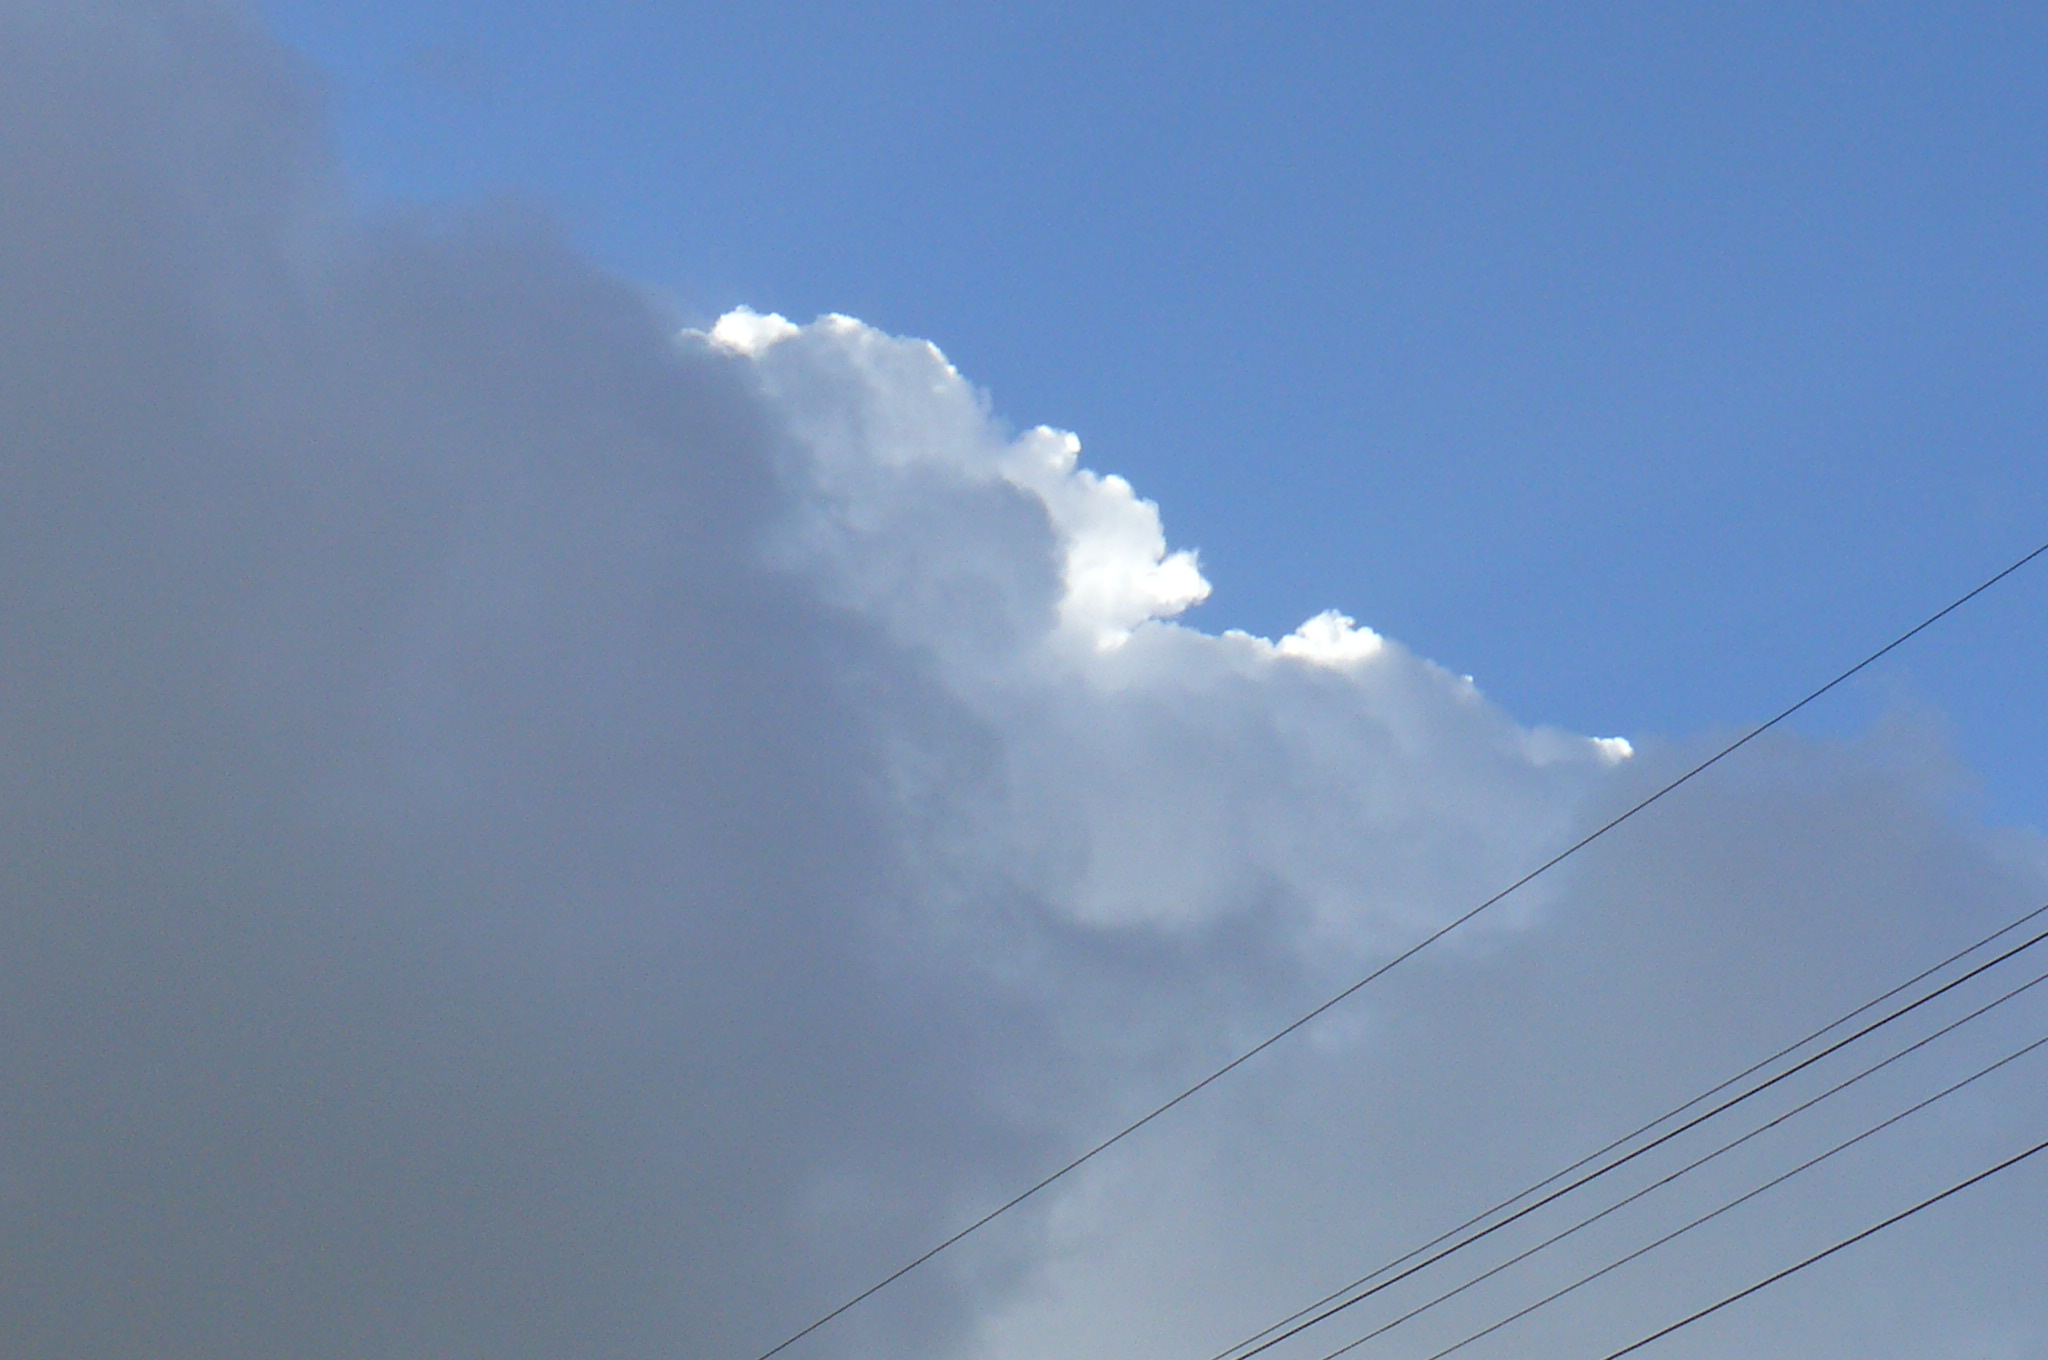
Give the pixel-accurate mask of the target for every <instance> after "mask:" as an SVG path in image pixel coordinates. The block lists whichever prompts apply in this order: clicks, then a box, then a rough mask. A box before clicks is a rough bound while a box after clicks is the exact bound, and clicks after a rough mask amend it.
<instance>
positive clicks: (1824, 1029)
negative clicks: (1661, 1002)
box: [1210, 903, 2048, 1360]
mask: <svg viewBox="0 0 2048 1360" xmlns="http://www.w3.org/2000/svg"><path fill="white" fill-rule="evenodd" d="M2044 912H2048V903H2043V904H2042V905H2040V906H2038V907H2035V908H2034V909H2033V910H2032V911H2029V912H2027V913H2026V914H2024V915H2022V916H2020V917H2019V918H2018V919H2016V920H2013V921H2010V922H2008V923H2007V924H2005V925H2003V926H2000V927H1999V928H1998V929H1997V930H1994V931H1992V932H1991V933H1990V934H1989V935H1986V936H1984V937H1983V938H1982V939H1980V940H1978V941H1976V942H1975V943H1973V944H1970V945H1967V946H1965V947H1964V948H1962V949H1959V950H1957V951H1956V952H1955V953H1953V954H1950V955H1949V956H1948V957H1947V958H1945V959H1943V960H1941V962H1939V963H1936V964H1934V965H1932V966H1930V967H1928V968H1924V969H1922V970H1921V971H1920V972H1918V973H1916V974H1914V975H1913V976H1912V977H1910V978H1907V979H1906V980H1905V981H1904V982H1901V983H1899V984H1898V985H1897V986H1896V987H1893V988H1892V989H1891V990H1889V991H1887V992H1884V993H1882V994H1880V995H1878V996H1875V997H1873V998H1871V999H1870V1000H1869V1001H1866V1002H1864V1003H1863V1004H1862V1005H1860V1006H1858V1007H1856V1008H1855V1009H1854V1010H1852V1011H1848V1012H1846V1013H1845V1014H1843V1015H1841V1016H1839V1017H1838V1018H1836V1019H1834V1020H1830V1021H1829V1022H1828V1023H1827V1024H1825V1025H1822V1026H1821V1027H1820V1028H1819V1029H1816V1030H1814V1031H1813V1032H1811V1033H1810V1034H1807V1035H1806V1036H1805V1037H1803V1038H1800V1039H1797V1040H1794V1041H1793V1042H1792V1043H1789V1044H1787V1045H1785V1046H1784V1047H1783V1048H1781V1049H1779V1050H1778V1051H1777V1052H1775V1053H1773V1054H1771V1055H1770V1056H1769V1057H1766V1058H1762V1059H1760V1060H1758V1061H1757V1062H1754V1063H1751V1064H1750V1065H1749V1066H1748V1067H1746V1068H1744V1069H1743V1070H1742V1071H1740V1072H1737V1073H1736V1074H1735V1075H1734V1076H1732V1077H1729V1078H1727V1079H1726V1080H1725V1081H1722V1082H1720V1083H1719V1084H1717V1085H1715V1086H1711V1087H1709V1088H1707V1089H1706V1090H1705V1091H1702V1092H1701V1093H1700V1094H1699V1095H1696V1096H1694V1097H1693V1098H1692V1099H1690V1100H1688V1101H1686V1102H1684V1103H1683V1104H1681V1105H1677V1106H1674V1107H1673V1108H1672V1109H1670V1110H1667V1111H1665V1112H1664V1113H1663V1114H1660V1115H1658V1116H1657V1117H1656V1118H1654V1119H1652V1120H1649V1121H1648V1122H1646V1123H1644V1124H1641V1125H1639V1126H1637V1127H1636V1128H1634V1129H1632V1130H1630V1131H1629V1132H1628V1133H1625V1134H1623V1135H1622V1136H1621V1137H1619V1138H1616V1139H1615V1140H1614V1141H1612V1142H1610V1143H1608V1144H1606V1145H1605V1146H1604V1147H1600V1148H1596V1149H1595V1150H1594V1151H1592V1152H1589V1153H1587V1154H1586V1155H1585V1156H1583V1157H1581V1158H1579V1160H1577V1161H1576V1162H1573V1163H1572V1164H1571V1165H1570V1166H1567V1167H1565V1168H1564V1169H1563V1170H1561V1171H1556V1172H1553V1173H1551V1174H1550V1175H1549V1176H1546V1177H1544V1178H1543V1179H1542V1180H1540V1181H1537V1182H1536V1183H1535V1184H1534V1185H1531V1186H1529V1187H1528V1188H1526V1189H1524V1190H1521V1191H1519V1192H1518V1193H1516V1194H1513V1195H1510V1196H1508V1197H1507V1198H1506V1199H1504V1200H1501V1201H1499V1202H1498V1203H1495V1204H1493V1205H1491V1206H1489V1207H1488V1208H1486V1209H1484V1210H1481V1211H1480V1212H1479V1213H1477V1214H1474V1215H1473V1216H1472V1217H1470V1218H1468V1219H1466V1220H1465V1221H1464V1222H1462V1223H1460V1224H1458V1225H1457V1226H1456V1227H1453V1228H1449V1229H1446V1230H1445V1231H1444V1232H1442V1233H1440V1234H1438V1235H1437V1236H1436V1237H1433V1238H1431V1239H1430V1240H1429V1241H1427V1242H1424V1243H1423V1244H1422V1245H1421V1246H1419V1247H1415V1248H1413V1249H1411V1250H1409V1251H1407V1252H1405V1253H1403V1254H1402V1255H1400V1256H1397V1257H1395V1258H1394V1259H1393V1260H1391V1261H1389V1262H1387V1263H1386V1264H1385V1265H1382V1266H1380V1267H1379V1268H1377V1269H1375V1270H1372V1271H1370V1272H1368V1273H1366V1274H1365V1275H1362V1276H1360V1277H1359V1278H1357V1279H1355V1280H1353V1281H1351V1282H1350V1283H1349V1284H1346V1285H1343V1286H1341V1287H1340V1288H1337V1289H1334V1290H1331V1291H1330V1292H1329V1293H1328V1294H1325V1295H1323V1297H1321V1298H1320V1299H1317V1300H1316V1301H1315V1302H1314V1303H1311V1304H1308V1305H1306V1306H1305V1307H1303V1308H1300V1309H1298V1310H1297V1311H1295V1312H1293V1313H1291V1314H1289V1315H1288V1316H1286V1317H1284V1318H1282V1319H1280V1321H1278V1322H1276V1323H1273V1324H1272V1325H1271V1326H1268V1327H1265V1328H1263V1329H1261V1330H1259V1331H1257V1332H1254V1333H1252V1334H1251V1335H1250V1336H1248V1337H1246V1338H1244V1339H1243V1340H1242V1341H1239V1342H1237V1343H1236V1344H1234V1345H1232V1346H1229V1347H1226V1348H1225V1349H1223V1350H1220V1351H1218V1352H1217V1353H1216V1354H1215V1355H1213V1356H1211V1357H1210V1360H1231V1358H1232V1357H1238V1360H1243V1357H1242V1356H1241V1355H1240V1352H1244V1351H1245V1348H1246V1347H1247V1346H1252V1345H1255V1344H1256V1343H1258V1342H1260V1341H1262V1340H1264V1339H1265V1338H1266V1337H1268V1336H1270V1335H1271V1334H1272V1333H1274V1332H1277V1331H1279V1330H1281V1329H1282V1328H1284V1327H1287V1326H1289V1325H1290V1324H1292V1323H1294V1322H1298V1321H1300V1320H1301V1319H1302V1318H1304V1317H1307V1316H1308V1315H1309V1314H1310V1313H1313V1312H1315V1311H1316V1310H1317V1309H1319V1308H1322V1307H1324V1306H1325V1305H1327V1304H1330V1303H1334V1302H1335V1301H1337V1300H1338V1299H1341V1298H1343V1297H1344V1296H1345V1295H1346V1294H1348V1293H1350V1292H1351V1291H1352V1290H1354V1289H1357V1288H1359V1287H1361V1286H1363V1285H1367V1284H1370V1283H1371V1282H1372V1281H1373V1280H1375V1279H1377V1278H1379V1277H1380V1276H1381V1275H1384V1274H1386V1273H1387V1272H1388V1271H1390V1270H1395V1269H1398V1268H1399V1267H1401V1266H1403V1265H1406V1264H1407V1263H1408V1262H1409V1261H1412V1260H1414V1259H1415V1258H1416V1257H1418V1256H1420V1255H1422V1254H1423V1253H1425V1252H1427V1251H1429V1250H1431V1249H1432V1248H1434V1247H1438V1246H1441V1245H1443V1244H1444V1243H1445V1242H1448V1241H1450V1240H1451V1239H1452V1238H1453V1237H1456V1236H1457V1235H1458V1234H1459V1233H1462V1232H1464V1231H1465V1230H1466V1229H1468V1228H1471V1227H1475V1226H1476V1225H1478V1224H1480V1223H1484V1222H1485V1221H1486V1220H1487V1219H1489V1218H1491V1217H1493V1216H1494V1215H1495V1214H1497V1213H1499V1212H1501V1211H1502V1210H1503V1209H1508V1208H1512V1207H1513V1206H1514V1205H1515V1204H1518V1203H1520V1202H1521V1201H1522V1200H1525V1199H1527V1198H1528V1197H1529V1196H1531V1195H1533V1194H1536V1193H1538V1192H1539V1191H1541V1190H1543V1189H1544V1188H1546V1187H1548V1186H1551V1185H1554V1184H1556V1183H1557V1182H1558V1181H1561V1180H1563V1179H1564V1178H1565V1177H1567V1176H1569V1175H1571V1174H1572V1173H1573V1172H1575V1171H1578V1170H1580V1169H1581V1168H1583V1167H1585V1166H1587V1165H1589V1164H1591V1163H1593V1162H1596V1161H1598V1160H1599V1159H1600V1158H1602V1157H1605V1156H1606V1155H1607V1154H1608V1153H1610V1152H1613V1151H1614V1150H1615V1149H1617V1148H1620V1147H1624V1146H1626V1145H1627V1144H1629V1143H1631V1142H1633V1141H1635V1140H1636V1139H1637V1138H1640V1137H1642V1136H1643V1135H1644V1134H1646V1133H1648V1132H1650V1131H1651V1130H1652V1129H1655V1128H1657V1127H1658V1126H1660V1125H1662V1124H1666V1123H1669V1122H1670V1121H1671V1120H1673V1119H1676V1118H1678V1117H1679V1116H1680V1115H1682V1114H1684V1113H1685V1112H1686V1111H1687V1110H1690V1109H1692V1108H1693V1107H1694V1106H1696V1105H1700V1104H1703V1103H1705V1102H1706V1101H1708V1100H1711V1099H1713V1098H1714V1097H1715V1096H1717V1095H1719V1094H1720V1093H1721V1092H1723V1091H1725V1090H1727V1089H1728V1088H1729V1087H1731V1086H1734V1085H1735V1084H1736V1083H1738V1082H1741V1081H1743V1080H1745V1079H1747V1078H1749V1077H1752V1076H1754V1075H1755V1074H1757V1073H1758V1072H1761V1071H1763V1070H1764V1069H1765V1068H1767V1067H1769V1066H1770V1065H1771V1064H1773V1063H1775V1062H1777V1061H1779V1060H1780V1059H1782V1058H1785V1057H1789V1056H1790V1055H1791V1054H1794V1053H1797V1052H1798V1051H1799V1050H1800V1049H1802V1048H1805V1047H1806V1046H1807V1045H1808V1044H1811V1043H1813V1042H1814V1041H1815V1040H1817V1039H1820V1038H1823V1037H1824V1036H1826V1035H1828V1034H1830V1033H1832V1032H1833V1031H1835V1030H1838V1029H1840V1028H1841V1027H1842V1026H1844V1025H1846V1024H1848V1023H1849V1022H1850V1021H1852V1020H1854V1019H1856V1017H1858V1016H1860V1015H1863V1014H1865V1013H1866V1012H1869V1011H1872V1010H1875V1009H1876V1008H1877V1007H1879V1006H1881V1005H1883V1004H1884V1003H1885V1002H1887V1001H1890V1000H1891V999H1892V998H1894V997H1896V996H1898V995H1899V994H1900V993H1902V992H1906V991H1909V990H1911V989H1912V988H1914V987H1916V986H1918V985H1919V984H1920V983H1922V982H1924V981H1926V980H1927V979H1928V978H1930V977H1932V976H1934V975H1935V974H1936V973H1939V972H1940V971H1941V970H1942V969H1944V968H1947V967H1948V966H1949V965H1950V964H1953V963H1956V962H1957V961H1959V960H1961V959H1965V958H1968V957H1969V956H1970V955H1972V954H1974V953H1976V952H1977V951H1978V950H1980V949H1983V948H1984V947H1985V946H1987V945H1989V944H1992V943H1994V942H1995V941H1997V940H1999V939H2002V938H2003V937H2005V936H2007V935H2010V934H2011V933H2012V932H2013V931H2015V930H2018V929H2019V928H2020V927H2021V926H2024V925H2026V924H2027V923H2028V922H2029V921H2032V920H2034V919H2035V918H2036V917H2038V916H2040V915H2041V914H2042V913H2044ZM1544 1202H1545V1203H1549V1201H1548V1200H1546V1201H1544ZM1533 1207H1536V1208H1540V1207H1542V1206H1541V1205H1537V1206H1533ZM1475 1240H1476V1239H1475ZM1403 1278H1405V1276H1404V1277H1403Z"/></svg>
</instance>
